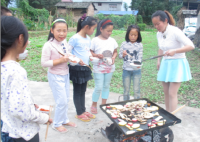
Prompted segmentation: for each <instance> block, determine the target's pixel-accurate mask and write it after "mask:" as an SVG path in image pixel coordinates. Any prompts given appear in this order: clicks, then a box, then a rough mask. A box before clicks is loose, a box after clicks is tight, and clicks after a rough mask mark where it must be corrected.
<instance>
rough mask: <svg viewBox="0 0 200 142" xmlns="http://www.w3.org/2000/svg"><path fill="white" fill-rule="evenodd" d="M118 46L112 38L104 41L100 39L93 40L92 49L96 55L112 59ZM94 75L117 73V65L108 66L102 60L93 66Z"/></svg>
mask: <svg viewBox="0 0 200 142" xmlns="http://www.w3.org/2000/svg"><path fill="white" fill-rule="evenodd" d="M117 47H118V44H117V42H116V40H115V39H114V38H112V37H109V38H108V39H106V40H102V39H100V38H99V37H95V38H93V39H92V42H91V46H90V49H91V50H92V51H93V52H94V53H95V54H102V55H103V57H110V58H112V56H113V52H114V50H115V49H117ZM93 69H94V73H111V72H114V71H115V64H113V65H108V64H107V63H105V62H104V61H103V59H101V60H100V61H99V62H98V63H97V64H94V66H93Z"/></svg>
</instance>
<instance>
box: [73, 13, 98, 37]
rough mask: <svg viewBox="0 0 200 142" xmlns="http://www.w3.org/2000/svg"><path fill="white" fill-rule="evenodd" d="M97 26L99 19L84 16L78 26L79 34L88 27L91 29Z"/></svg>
mask: <svg viewBox="0 0 200 142" xmlns="http://www.w3.org/2000/svg"><path fill="white" fill-rule="evenodd" d="M96 24H97V19H95V18H93V17H91V16H86V14H83V16H82V17H81V18H80V19H79V20H78V24H77V31H76V32H77V33H78V32H79V31H80V30H81V29H82V28H84V27H85V26H86V25H88V26H89V28H91V27H92V26H94V25H96Z"/></svg>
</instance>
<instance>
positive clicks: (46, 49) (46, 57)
mask: <svg viewBox="0 0 200 142" xmlns="http://www.w3.org/2000/svg"><path fill="white" fill-rule="evenodd" d="M50 46H51V45H50V44H49V43H45V45H44V46H43V49H42V57H41V64H42V66H43V67H53V66H56V65H58V64H61V63H65V62H68V60H69V58H68V56H63V57H61V58H59V59H55V60H51V59H50V57H51V49H50Z"/></svg>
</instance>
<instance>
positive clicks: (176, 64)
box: [151, 10, 194, 112]
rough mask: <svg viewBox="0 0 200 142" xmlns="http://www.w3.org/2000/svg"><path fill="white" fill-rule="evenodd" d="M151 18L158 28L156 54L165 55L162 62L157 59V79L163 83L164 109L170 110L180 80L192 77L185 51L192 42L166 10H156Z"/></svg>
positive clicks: (174, 100)
mask: <svg viewBox="0 0 200 142" xmlns="http://www.w3.org/2000/svg"><path fill="white" fill-rule="evenodd" d="M151 18H152V23H153V24H154V27H155V28H156V29H157V30H158V33H157V40H158V46H159V50H158V55H162V54H164V55H165V56H164V57H163V59H162V62H161V58H158V61H157V69H158V70H159V71H158V76H157V80H158V81H161V82H162V85H163V90H164V94H165V106H166V110H167V111H169V112H172V111H174V110H176V107H177V104H178V99H177V93H178V90H179V88H180V86H181V82H184V81H188V80H191V79H192V76H191V72H190V67H189V63H188V61H187V59H186V56H185V52H188V51H190V50H193V49H194V44H193V43H192V41H191V40H190V39H189V38H188V37H186V36H185V34H184V33H183V32H182V31H181V30H180V29H178V28H177V27H175V21H174V18H173V16H172V15H171V14H170V13H169V12H168V11H161V10H159V11H156V12H155V13H154V14H153V15H152V17H151Z"/></svg>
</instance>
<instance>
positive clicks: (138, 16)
mask: <svg viewBox="0 0 200 142" xmlns="http://www.w3.org/2000/svg"><path fill="white" fill-rule="evenodd" d="M137 23H143V19H142V16H141V15H137Z"/></svg>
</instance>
